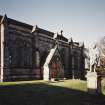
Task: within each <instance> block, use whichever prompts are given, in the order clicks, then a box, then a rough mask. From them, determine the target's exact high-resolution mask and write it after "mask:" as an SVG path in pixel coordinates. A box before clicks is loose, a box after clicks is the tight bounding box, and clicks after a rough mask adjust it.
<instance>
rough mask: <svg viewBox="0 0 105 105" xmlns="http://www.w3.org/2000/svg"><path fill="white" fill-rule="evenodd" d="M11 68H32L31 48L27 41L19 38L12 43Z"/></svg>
mask: <svg viewBox="0 0 105 105" xmlns="http://www.w3.org/2000/svg"><path fill="white" fill-rule="evenodd" d="M11 66H12V67H17V68H18V67H31V66H32V47H31V45H30V44H28V42H27V41H24V40H22V39H20V38H18V39H16V40H15V41H14V45H13V46H12V47H11Z"/></svg>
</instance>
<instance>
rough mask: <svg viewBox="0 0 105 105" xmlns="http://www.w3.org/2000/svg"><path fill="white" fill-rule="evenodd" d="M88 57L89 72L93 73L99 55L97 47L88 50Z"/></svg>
mask: <svg viewBox="0 0 105 105" xmlns="http://www.w3.org/2000/svg"><path fill="white" fill-rule="evenodd" d="M89 56H90V72H95V71H96V67H97V65H98V63H99V59H100V53H99V49H98V47H97V45H94V46H93V47H91V48H90V49H89Z"/></svg>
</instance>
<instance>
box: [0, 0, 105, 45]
mask: <svg viewBox="0 0 105 105" xmlns="http://www.w3.org/2000/svg"><path fill="white" fill-rule="evenodd" d="M5 13H6V14H7V16H8V17H10V18H13V19H16V20H19V21H22V22H25V23H28V24H32V25H36V24H37V25H38V26H39V27H41V28H43V29H47V30H49V31H52V32H58V33H59V32H60V30H61V29H62V30H63V31H64V36H65V37H67V38H70V37H72V38H73V39H74V41H79V42H84V43H85V45H86V46H89V45H90V44H91V43H93V42H94V41H98V40H100V38H101V37H103V36H105V0H0V14H1V15H4V14H5Z"/></svg>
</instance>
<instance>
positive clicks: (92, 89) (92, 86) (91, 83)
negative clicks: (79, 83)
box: [86, 71, 97, 94]
mask: <svg viewBox="0 0 105 105" xmlns="http://www.w3.org/2000/svg"><path fill="white" fill-rule="evenodd" d="M86 78H87V88H88V92H89V93H90V94H95V93H97V73H96V72H90V71H88V72H87V75H86Z"/></svg>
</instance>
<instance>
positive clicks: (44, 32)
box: [0, 15, 68, 42]
mask: <svg viewBox="0 0 105 105" xmlns="http://www.w3.org/2000/svg"><path fill="white" fill-rule="evenodd" d="M2 17H3V16H1V15H0V21H1V19H2ZM7 19H8V24H14V25H17V26H21V27H23V28H28V29H29V30H32V28H33V26H32V25H29V24H26V23H23V22H20V21H17V20H14V19H11V18H7ZM36 31H37V32H39V33H42V34H45V35H48V36H50V37H53V35H54V33H53V32H50V31H47V30H44V29H42V28H39V27H37V30H36ZM57 39H59V40H63V41H66V42H68V39H67V38H65V37H64V36H62V35H60V34H58V37H57Z"/></svg>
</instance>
